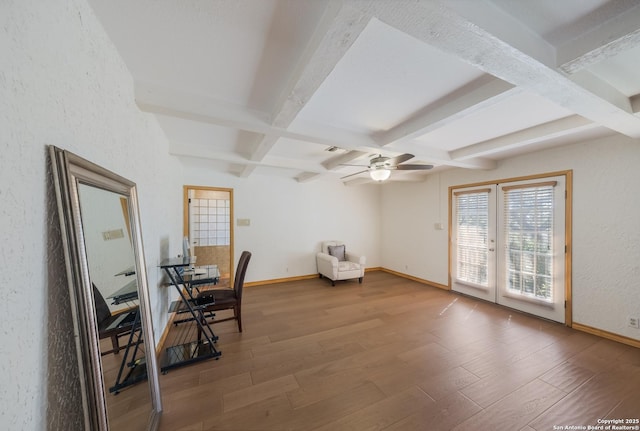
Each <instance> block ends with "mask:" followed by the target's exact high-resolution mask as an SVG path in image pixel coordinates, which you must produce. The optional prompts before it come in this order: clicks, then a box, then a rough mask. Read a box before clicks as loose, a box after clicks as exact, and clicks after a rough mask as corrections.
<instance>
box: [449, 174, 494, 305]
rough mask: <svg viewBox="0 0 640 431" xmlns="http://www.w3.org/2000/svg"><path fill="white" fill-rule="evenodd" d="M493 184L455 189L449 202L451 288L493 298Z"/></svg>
mask: <svg viewBox="0 0 640 431" xmlns="http://www.w3.org/2000/svg"><path fill="white" fill-rule="evenodd" d="M495 212H496V186H495V185H488V186H481V187H470V188H462V189H456V190H455V191H454V192H453V205H452V220H453V223H452V227H453V229H452V237H451V240H452V244H451V245H452V250H453V253H452V280H451V284H452V286H451V287H452V289H453V290H455V291H456V292H460V293H464V294H466V295H471V296H475V297H477V298H481V299H484V300H487V301H492V302H495V300H496V253H495V248H496V243H495V241H496V223H495V219H496V215H495Z"/></svg>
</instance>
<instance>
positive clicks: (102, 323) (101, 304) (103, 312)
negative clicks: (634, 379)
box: [93, 284, 140, 356]
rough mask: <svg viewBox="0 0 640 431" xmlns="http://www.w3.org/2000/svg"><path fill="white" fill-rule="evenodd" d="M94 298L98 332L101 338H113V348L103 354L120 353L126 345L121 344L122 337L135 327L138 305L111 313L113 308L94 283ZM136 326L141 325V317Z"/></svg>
mask: <svg viewBox="0 0 640 431" xmlns="http://www.w3.org/2000/svg"><path fill="white" fill-rule="evenodd" d="M93 299H94V302H95V306H96V318H97V321H98V333H99V335H100V339H103V338H111V346H112V349H111V350H107V351H105V352H101V354H102V355H103V356H104V355H108V354H109V353H118V352H120V349H122V348H124V347H126V346H120V341H119V339H120V337H124V336H129V335H130V334H131V330H132V329H134V326H133V325H134V323H135V322H136V314H138V307H135V308H132V309H131V308H130V309H128V310H126V311H123V312H120V313H115V314H111V310H110V309H109V306H108V305H107V302H106V301H105V300H104V297H103V296H102V293H100V290H98V288H97V287H96V285H95V284H94V285H93ZM137 322H138V323H137V325H136V328H139V327H140V319H139V318H138V319H137Z"/></svg>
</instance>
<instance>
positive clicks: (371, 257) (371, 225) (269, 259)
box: [174, 162, 381, 281]
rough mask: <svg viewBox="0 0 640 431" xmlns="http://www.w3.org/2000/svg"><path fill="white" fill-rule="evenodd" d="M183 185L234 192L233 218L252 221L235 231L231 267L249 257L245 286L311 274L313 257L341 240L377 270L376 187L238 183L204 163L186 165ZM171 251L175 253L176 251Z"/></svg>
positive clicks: (280, 180)
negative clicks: (330, 242) (244, 254)
mask: <svg viewBox="0 0 640 431" xmlns="http://www.w3.org/2000/svg"><path fill="white" fill-rule="evenodd" d="M185 183H186V184H193V185H200V186H212V187H229V188H233V189H234V191H233V199H234V215H235V218H236V219H238V218H248V219H250V220H251V224H250V226H237V224H236V226H235V228H234V229H235V231H234V235H235V244H234V252H235V255H236V256H235V258H234V264H235V263H237V262H238V259H239V257H240V253H241V252H242V250H249V251H251V252H252V254H253V256H252V258H251V263H250V264H249V268H248V270H247V276H246V281H256V280H257V281H261V280H270V279H277V278H286V277H294V276H299V275H309V274H315V273H316V272H317V268H316V260H315V253H316V252H318V251H320V243H321V242H322V241H324V240H328V239H340V240H343V241H345V243H346V245H347V249H348V250H352V251H354V252H358V253H361V254H364V255H366V256H367V266H368V267H373V266H379V265H380V259H379V251H380V246H381V243H380V240H379V235H378V234H379V231H380V222H381V218H380V197H379V187H378V185H372V186H364V187H345V186H344V185H343V184H342V183H340V182H337V181H336V182H334V181H312V182H309V183H302V184H301V183H297V182H295V181H291V180H290V179H287V178H276V177H268V178H265V177H260V176H251V177H249V178H246V179H242V178H238V177H236V176H232V175H224V174H219V173H218V174H216V173H212V172H211V171H210V170H209V169H208V168H207V167H206V162H203V167H202V168H199V167H198V166H197V163H193V162H190V165H189V169H188V170H186V169H185ZM233 222H234V223H236V220H234V221H233ZM174 251H175V253H176V254H177V253H178V252H179V249H176V250H174Z"/></svg>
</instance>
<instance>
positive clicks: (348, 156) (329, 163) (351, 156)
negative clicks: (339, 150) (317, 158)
mask: <svg viewBox="0 0 640 431" xmlns="http://www.w3.org/2000/svg"><path fill="white" fill-rule="evenodd" d="M365 154H367V153H366V152H364V151H355V150H353V151H349V152H347V153H344V154H341V155H339V156H336V157H332V158H330V159H329V160H325V161H324V162H322V166H324V167H325V169H327V170H329V171H330V170H333V169H336V168H338V167H339V166H340V165H342V164H345V163H349V162H350V161H352V160H355V159H357V158H358V157H362V156H364V155H365Z"/></svg>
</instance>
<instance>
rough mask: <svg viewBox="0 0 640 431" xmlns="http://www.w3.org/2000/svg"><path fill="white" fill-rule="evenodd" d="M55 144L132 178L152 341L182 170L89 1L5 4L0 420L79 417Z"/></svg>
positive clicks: (38, 426)
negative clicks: (52, 163)
mask: <svg viewBox="0 0 640 431" xmlns="http://www.w3.org/2000/svg"><path fill="white" fill-rule="evenodd" d="M50 144H53V145H56V146H59V147H61V148H65V149H68V150H71V151H73V152H75V153H77V154H78V155H80V156H83V157H85V158H87V159H89V160H91V161H93V162H95V163H97V164H99V165H102V166H104V167H106V168H108V169H111V170H113V171H115V172H116V173H118V174H120V175H122V176H124V177H127V178H129V179H131V180H133V181H135V182H136V183H137V184H138V191H139V196H140V210H141V216H142V224H143V226H142V230H143V239H144V245H145V254H146V258H147V272H148V273H149V280H150V284H151V286H150V287H151V302H152V309H153V310H152V311H153V312H154V330H155V333H156V338H157V337H159V334H160V333H161V331H162V330H163V329H164V327H165V324H166V321H167V314H166V309H167V308H166V307H167V303H168V299H167V293H166V290H165V289H163V288H159V287H158V286H157V283H158V281H159V276H160V271H159V270H158V269H157V264H158V262H159V260H160V259H161V258H163V257H167V256H168V255H167V253H168V250H169V249H170V248H171V247H172V244H177V247H180V244H181V238H182V236H181V226H182V224H181V209H180V205H179V204H178V205H177V206H174V205H172V204H171V203H175V202H178V203H179V202H181V199H182V197H181V196H182V194H181V183H182V181H181V175H182V172H181V167H180V164H179V163H176V162H175V160H173V158H171V157H170V156H169V155H168V142H167V140H166V138H165V136H164V134H163V132H162V130H161V129H160V128H159V126H158V125H157V122H156V121H155V119H154V118H153V117H152V116H149V115H146V114H142V113H141V112H140V111H139V109H138V108H137V106H136V105H135V103H134V94H133V82H132V78H131V76H130V74H129V72H128V71H127V69H126V67H125V66H124V63H123V62H122V60H121V59H120V56H119V55H118V53H117V51H116V50H115V48H114V47H113V45H112V44H111V42H110V41H109V39H108V37H107V36H106V34H105V32H104V31H103V29H102V27H101V26H100V24H99V23H98V21H97V20H96V18H95V16H94V14H93V11H92V10H91V9H90V7H89V6H88V5H87V3H86V2H85V0H51V1H46V2H43V1H39V0H2V1H0V202H1V205H0V243H2V247H0V262H2V264H3V268H5V269H6V271H4V272H3V280H2V283H0V294H1V296H2V300H1V301H0V319H1V325H0V328H1V329H0V367H1V369H2V370H3V372H2V373H0V428H2V429H8V430H42V429H45V428H47V429H51V430H62V429H65V430H67V429H68V430H76V429H79V424H81V422H82V416H81V404H80V402H79V399H80V398H79V394H78V384H79V383H78V373H77V369H76V365H77V360H76V353H75V345H74V341H73V333H72V329H71V328H72V321H71V320H70V316H69V305H68V303H69V298H68V292H67V283H66V279H65V276H64V266H63V263H62V262H63V257H62V254H61V244H60V236H59V232H58V230H57V223H58V220H57V213H56V210H55V206H54V205H53V199H54V197H53V193H52V190H53V189H52V188H51V185H50V179H51V178H50V175H49V173H48V171H47V166H48V153H47V151H46V148H47V145H50Z"/></svg>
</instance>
